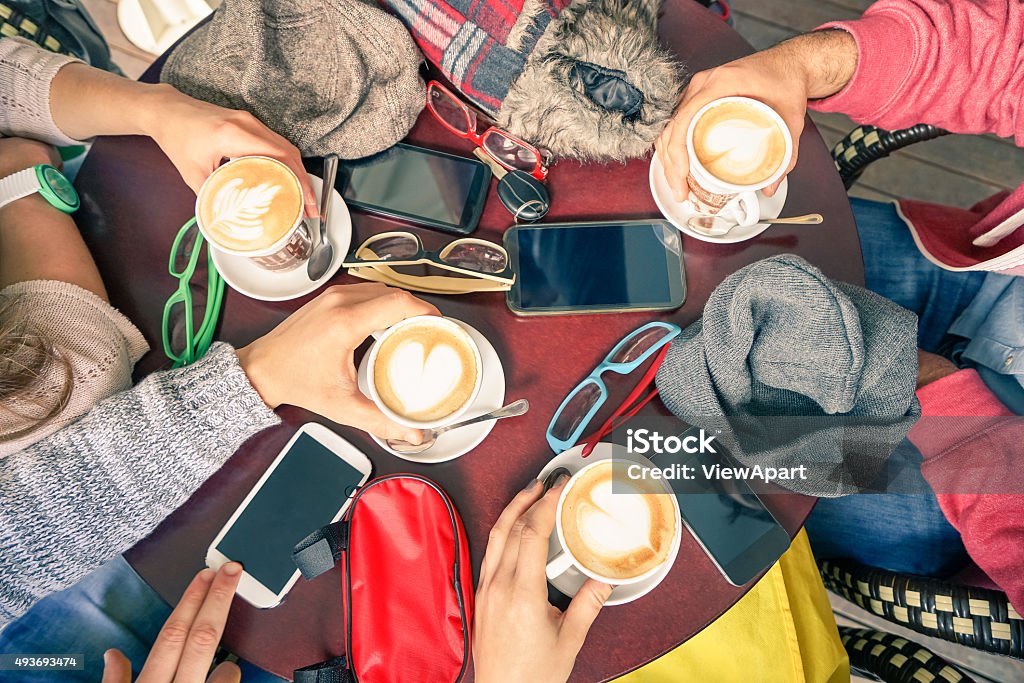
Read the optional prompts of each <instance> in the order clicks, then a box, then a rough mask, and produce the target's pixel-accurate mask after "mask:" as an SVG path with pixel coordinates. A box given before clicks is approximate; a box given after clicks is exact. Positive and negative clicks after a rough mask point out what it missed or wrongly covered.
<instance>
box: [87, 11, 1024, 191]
mask: <svg viewBox="0 0 1024 683" xmlns="http://www.w3.org/2000/svg"><path fill="white" fill-rule="evenodd" d="M731 1H732V7H733V11H734V13H735V16H736V29H737V30H738V31H739V32H740V34H742V35H743V37H744V38H746V39H747V40H748V41H749V42H750V43H751V44H752V45H753V46H754V47H756V48H759V49H761V48H766V47H769V46H771V45H774V44H775V43H777V42H779V41H780V40H783V39H785V38H788V37H790V36H792V35H795V34H797V33H800V32H803V31H809V30H811V29H813V28H815V27H816V26H819V25H820V24H822V23H824V22H826V21H830V20H834V19H853V18H856V17H857V16H858V15H859V14H860V13H861V12H862V11H863V10H864V9H865V8H866V7H867V6H868V5H870V4H871V0H731ZM85 4H86V6H87V7H88V8H89V11H90V12H91V13H92V15H93V17H94V18H95V19H96V21H97V23H98V24H99V25H100V28H101V29H102V30H103V31H104V33H105V35H106V36H107V40H108V41H109V42H110V45H111V49H112V50H113V53H114V59H115V60H116V61H117V63H118V64H119V65H120V66H121V68H122V69H124V71H125V73H127V74H128V75H129V76H132V77H137V76H138V75H139V74H141V73H142V72H143V71H144V70H145V68H146V67H147V66H148V65H149V64H150V62H151V61H152V57H151V56H149V55H147V54H146V53H144V52H142V51H141V50H139V49H137V48H135V47H134V46H133V45H132V44H131V43H129V42H128V40H127V39H126V38H125V37H124V35H123V34H122V33H121V31H120V29H119V28H118V25H117V17H116V10H117V0H85ZM812 118H813V119H814V121H815V123H816V124H817V126H818V130H819V131H820V132H821V134H822V136H823V137H824V138H825V141H826V142H827V143H828V144H829V146H831V145H832V144H834V143H835V142H836V141H837V140H839V139H840V138H842V137H843V136H844V135H846V133H847V132H849V131H850V130H851V129H852V128H853V127H854V125H855V124H854V123H853V122H852V121H850V119H848V118H847V117H845V116H841V115H838V114H816V113H815V114H812ZM1021 181H1024V150H1020V149H1018V148H1017V147H1015V146H1014V145H1013V143H1012V142H1011V141H1009V140H1003V139H1000V138H996V137H991V136H971V135H958V136H949V137H946V138H941V139H939V140H932V141H930V142H925V143H920V144H918V145H915V146H913V147H911V148H909V149H908V150H905V151H903V152H899V153H897V154H896V155H894V156H893V157H891V158H889V159H885V160H883V161H880V162H877V163H875V164H873V165H872V166H871V168H870V169H869V170H868V171H867V173H865V175H864V177H863V178H862V179H861V181H860V182H859V183H858V184H857V185H856V186H855V187H854V189H853V192H852V193H851V194H853V195H856V196H861V197H867V198H871V199H878V200H882V201H885V200H890V199H895V198H898V197H911V198H915V199H925V200H929V201H934V202H940V203H946V204H952V205H955V206H964V207H966V206H970V205H971V204H974V203H975V202H976V201H978V200H980V199H983V198H985V197H988V196H989V195H991V194H993V193H995V192H998V191H999V190H1002V189H1013V188H1015V187H1017V185H1018V184H1019V183H1020V182H1021Z"/></svg>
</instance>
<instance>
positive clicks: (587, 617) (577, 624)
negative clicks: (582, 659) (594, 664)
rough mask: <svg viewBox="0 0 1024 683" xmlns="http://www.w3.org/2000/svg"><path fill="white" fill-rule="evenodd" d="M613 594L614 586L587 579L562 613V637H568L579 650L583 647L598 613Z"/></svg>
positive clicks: (577, 650)
mask: <svg viewBox="0 0 1024 683" xmlns="http://www.w3.org/2000/svg"><path fill="white" fill-rule="evenodd" d="M611 594H612V587H611V586H609V585H608V584H606V583H601V582H600V581H595V580H594V579H587V582H586V583H584V584H583V587H582V588H580V590H579V592H578V593H576V597H574V598H573V599H572V602H570V603H569V608H568V609H567V610H565V614H563V615H562V628H561V632H560V634H559V635H560V637H561V638H566V639H567V640H568V642H569V643H571V644H572V646H573V647H574V648H575V650H576V652H579V650H580V648H581V647H583V641H584V640H586V639H587V632H588V631H590V627H591V625H593V623H594V620H595V619H597V615H598V614H599V613H600V612H601V608H602V607H604V603H605V601H607V600H608V596H610V595H611Z"/></svg>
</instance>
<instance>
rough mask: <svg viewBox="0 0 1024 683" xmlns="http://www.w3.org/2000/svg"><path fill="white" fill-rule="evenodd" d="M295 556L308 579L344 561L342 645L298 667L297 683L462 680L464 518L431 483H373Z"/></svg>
mask: <svg viewBox="0 0 1024 683" xmlns="http://www.w3.org/2000/svg"><path fill="white" fill-rule="evenodd" d="M292 557H293V559H294V560H295V563H296V565H298V567H299V569H300V570H301V571H302V575H303V576H304V577H305V578H307V579H311V578H313V577H314V576H318V575H320V574H322V573H323V572H325V571H327V570H328V569H330V568H331V567H333V566H334V564H335V563H336V562H338V561H339V560H340V561H341V562H342V592H343V599H344V605H343V607H344V613H345V638H346V645H345V649H346V653H347V655H346V656H345V657H336V658H335V659H332V660H330V661H328V662H321V663H320V664H316V665H313V666H310V667H305V668H303V669H298V670H296V671H295V681H296V683H340V682H345V681H358V682H360V683H399V682H403V683H404V682H406V681H417V682H418V683H457V682H458V681H461V680H462V679H463V677H464V676H465V674H466V669H467V668H468V666H469V658H470V629H471V624H472V617H473V569H472V566H471V564H470V560H469V544H468V542H467V540H466V530H465V528H463V526H462V519H461V518H460V517H459V513H458V511H457V510H456V509H455V506H454V505H453V504H452V502H451V500H450V499H449V498H448V496H447V494H445V492H444V491H443V490H442V489H441V487H439V486H438V485H437V484H435V483H434V482H432V481H430V480H429V479H426V478H424V477H420V476H417V475H414V474H394V475H388V476H385V477H379V478H377V479H374V480H373V481H370V482H369V483H367V484H366V485H364V486H363V487H362V488H361V489H360V490H359V491H358V492H357V493H356V495H355V497H354V498H353V500H352V505H351V506H350V507H349V509H348V511H347V512H346V513H345V516H344V517H343V518H342V519H341V520H340V521H338V522H335V523H334V524H331V525H329V526H326V527H323V528H322V529H320V530H319V531H316V532H314V533H313V534H310V535H309V536H307V537H306V538H305V539H303V540H302V541H301V542H300V543H299V544H298V545H297V546H295V551H294V552H293V554H292Z"/></svg>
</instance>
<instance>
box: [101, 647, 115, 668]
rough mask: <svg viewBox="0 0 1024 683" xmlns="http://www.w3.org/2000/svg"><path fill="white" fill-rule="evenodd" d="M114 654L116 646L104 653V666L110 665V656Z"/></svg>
mask: <svg viewBox="0 0 1024 683" xmlns="http://www.w3.org/2000/svg"><path fill="white" fill-rule="evenodd" d="M113 656H114V648H110V649H109V650H107V651H106V652H104V653H103V666H110V658H111V657H113Z"/></svg>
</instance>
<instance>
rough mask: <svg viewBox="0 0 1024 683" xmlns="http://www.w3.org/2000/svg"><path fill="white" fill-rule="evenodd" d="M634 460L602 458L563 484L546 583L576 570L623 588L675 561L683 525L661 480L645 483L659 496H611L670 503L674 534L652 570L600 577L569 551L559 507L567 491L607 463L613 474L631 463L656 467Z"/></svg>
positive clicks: (677, 505) (639, 459) (650, 467)
mask: <svg viewBox="0 0 1024 683" xmlns="http://www.w3.org/2000/svg"><path fill="white" fill-rule="evenodd" d="M631 457H633V456H631ZM635 458H636V461H635V462H634V461H632V460H621V459H620V460H612V459H607V458H606V459H603V460H598V461H596V462H592V463H588V464H587V465H586V466H585V467H583V468H582V469H580V470H578V471H576V472H575V473H574V474H573V475H572V476H571V477H570V479H569V481H568V482H566V484H565V486H564V487H563V488H562V493H561V494H560V495H559V497H558V508H557V511H556V515H555V532H556V534H557V538H558V553H557V554H556V555H555V556H554V557H552V558H551V559H550V560H548V563H547V567H546V568H545V574H546V576H547V578H548V579H549V580H553V579H555V578H557V577H559V576H561V575H562V574H564V573H565V572H567V571H569V570H570V569H575V570H576V571H578V572H580V573H581V574H583V575H584V576H587V577H589V578H592V579H594V580H596V581H600V582H601V583H606V584H609V585H612V586H625V585H629V584H635V583H640V582H642V581H647V580H648V579H650V578H652V577H653V576H655V575H656V574H657V573H658V572H659V571H661V570H662V569H663V568H664V567H665V565H666V564H668V563H669V562H671V561H673V560H674V558H675V556H676V553H677V552H678V550H679V543H680V540H681V539H682V526H683V523H682V515H681V514H680V512H679V503H678V502H677V501H676V497H675V495H674V494H673V493H672V490H671V488H670V487H669V486H668V485H667V484H665V482H664V481H660V480H659V481H651V480H648V481H646V482H645V484H644V485H645V486H648V487H650V488H651V489H652V490H655V491H659V493H625V492H623V493H615V494H614V495H622V496H629V495H635V496H641V495H643V496H646V495H664V496H666V497H667V500H669V502H670V504H671V507H672V509H673V519H674V521H675V532H674V534H673V537H672V542H671V545H670V546H669V548H668V549H667V551H666V552H665V554H664V558H663V559H662V560H661V561H660V562H659V563H658V564H657V565H655V566H653V567H651V568H650V569H648V570H647V571H645V572H643V573H642V574H639V575H637V576H631V577H628V578H626V577H610V576H603V575H601V574H599V573H597V572H595V571H593V570H591V569H589V568H588V567H587V566H586V565H584V564H583V562H581V561H580V560H579V559H578V558H577V557H575V556H574V555H573V553H572V551H571V550H570V549H569V544H568V543H567V542H566V538H565V530H564V528H563V526H562V508H563V507H564V505H565V501H566V498H567V497H568V496H569V494H570V492H571V491H572V488H573V486H574V485H575V484H576V483H577V482H579V481H580V480H581V479H582V478H583V477H584V475H586V474H587V473H588V472H590V471H591V470H593V469H595V468H597V467H607V466H608V465H609V463H610V464H611V465H612V467H613V468H615V469H614V471H615V472H620V470H619V469H618V468H620V467H622V468H628V467H629V466H630V465H633V464H636V465H639V466H640V467H641V468H642V469H644V470H650V469H653V468H654V467H655V466H654V464H653V463H651V462H650V461H649V460H646V459H645V458H642V457H641V456H635Z"/></svg>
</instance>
